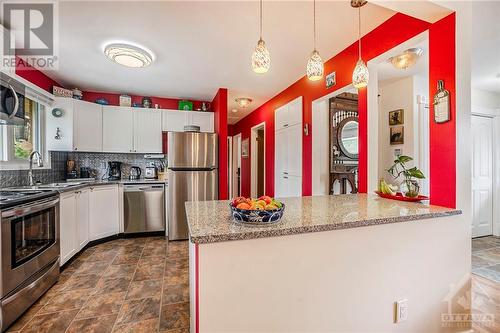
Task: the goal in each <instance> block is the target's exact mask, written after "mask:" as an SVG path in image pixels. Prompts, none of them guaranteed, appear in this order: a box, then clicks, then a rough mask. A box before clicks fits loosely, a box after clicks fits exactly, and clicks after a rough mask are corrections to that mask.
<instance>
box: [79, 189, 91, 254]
mask: <svg viewBox="0 0 500 333" xmlns="http://www.w3.org/2000/svg"><path fill="white" fill-rule="evenodd" d="M89 193H90V190H89V189H88V188H84V189H82V190H80V191H77V193H76V220H77V223H76V240H77V242H78V251H80V250H81V249H83V248H84V247H85V245H87V244H88V242H89Z"/></svg>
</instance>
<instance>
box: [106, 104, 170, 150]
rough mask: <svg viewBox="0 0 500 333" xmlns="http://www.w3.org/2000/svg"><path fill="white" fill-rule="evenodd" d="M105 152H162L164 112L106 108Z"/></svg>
mask: <svg viewBox="0 0 500 333" xmlns="http://www.w3.org/2000/svg"><path fill="white" fill-rule="evenodd" d="M102 120H103V151H105V152H114V153H161V152H162V146H161V144H162V143H161V133H162V131H161V126H162V125H161V112H160V111H159V110H155V109H139V108H131V107H116V106H105V107H103V113H102Z"/></svg>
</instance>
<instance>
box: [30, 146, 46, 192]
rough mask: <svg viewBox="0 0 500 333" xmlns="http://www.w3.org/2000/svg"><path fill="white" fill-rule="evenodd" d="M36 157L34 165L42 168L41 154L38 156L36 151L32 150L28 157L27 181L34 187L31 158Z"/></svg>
mask: <svg viewBox="0 0 500 333" xmlns="http://www.w3.org/2000/svg"><path fill="white" fill-rule="evenodd" d="M35 155H37V160H36V165H38V166H39V167H43V160H42V154H40V153H39V152H38V151H36V150H33V151H32V152H31V154H30V156H29V157H28V159H29V161H30V170H29V171H28V181H29V183H30V186H33V185H35V181H34V180H33V157H34V156H35Z"/></svg>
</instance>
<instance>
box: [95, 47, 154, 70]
mask: <svg viewBox="0 0 500 333" xmlns="http://www.w3.org/2000/svg"><path fill="white" fill-rule="evenodd" d="M104 54H105V55H106V57H108V58H109V59H110V60H112V61H114V62H116V63H117V64H120V65H122V66H126V67H133V68H140V67H146V66H149V65H151V63H152V62H153V55H152V54H151V52H149V51H147V50H145V49H143V48H141V47H138V46H135V45H130V44H124V43H112V44H108V45H106V47H105V48H104Z"/></svg>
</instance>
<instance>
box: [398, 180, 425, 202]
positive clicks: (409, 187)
mask: <svg viewBox="0 0 500 333" xmlns="http://www.w3.org/2000/svg"><path fill="white" fill-rule="evenodd" d="M419 192H420V185H419V184H418V182H417V181H416V180H405V181H404V182H403V183H402V184H401V193H403V195H404V196H405V197H409V198H415V197H418V193H419Z"/></svg>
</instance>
